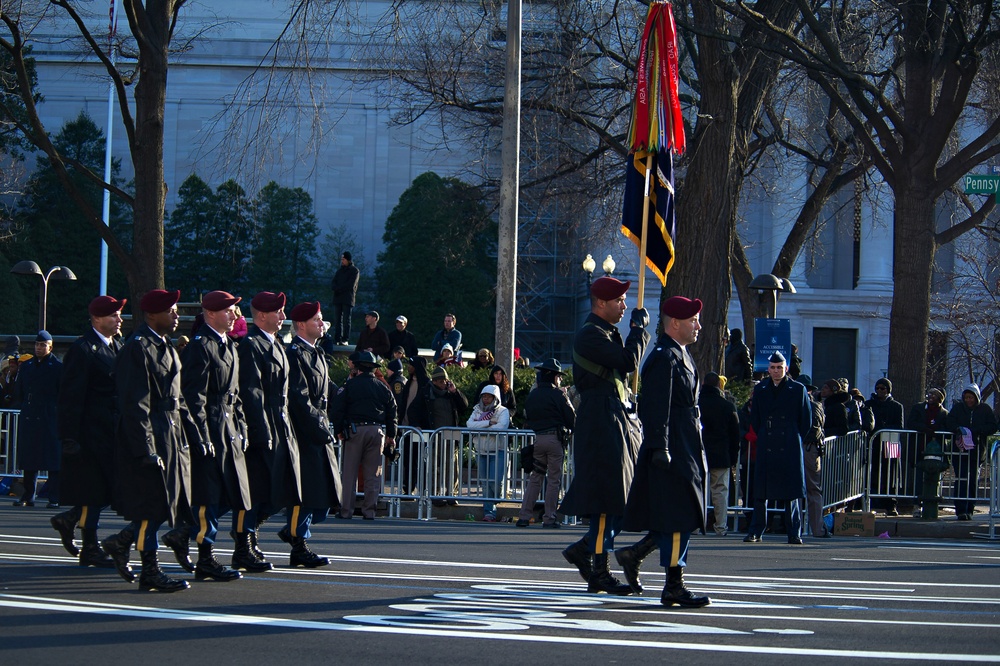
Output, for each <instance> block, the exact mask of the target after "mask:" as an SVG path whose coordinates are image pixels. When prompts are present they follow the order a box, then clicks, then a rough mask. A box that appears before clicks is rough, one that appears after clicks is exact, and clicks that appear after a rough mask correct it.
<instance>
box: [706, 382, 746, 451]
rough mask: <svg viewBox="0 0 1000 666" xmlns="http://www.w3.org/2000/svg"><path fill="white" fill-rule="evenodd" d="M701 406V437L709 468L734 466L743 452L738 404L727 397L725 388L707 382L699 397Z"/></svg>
mask: <svg viewBox="0 0 1000 666" xmlns="http://www.w3.org/2000/svg"><path fill="white" fill-rule="evenodd" d="M698 407H700V408H701V427H702V431H701V440H702V442H703V443H704V444H705V457H706V458H707V459H708V468H709V469H724V468H728V467H732V466H733V465H735V464H736V461H737V459H738V457H739V453H740V418H739V416H738V415H737V413H736V405H734V404H733V403H731V402H729V400H727V399H726V396H725V394H724V393H723V392H722V389H720V388H718V387H715V386H705V387H703V388H702V389H701V395H700V396H699V398H698Z"/></svg>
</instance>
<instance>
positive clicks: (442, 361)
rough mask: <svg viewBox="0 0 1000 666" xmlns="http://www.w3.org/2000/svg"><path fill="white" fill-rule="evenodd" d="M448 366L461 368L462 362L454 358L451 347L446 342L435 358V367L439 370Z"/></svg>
mask: <svg viewBox="0 0 1000 666" xmlns="http://www.w3.org/2000/svg"><path fill="white" fill-rule="evenodd" d="M450 365H457V366H459V367H461V366H462V362H461V361H460V360H459V359H458V358H457V357H456V356H455V352H454V350H453V349H452V348H451V345H450V344H448V343H447V342H446V343H445V344H444V346H443V347H441V352H440V353H439V354H438V357H437V366H438V367H439V368H447V367H448V366H450Z"/></svg>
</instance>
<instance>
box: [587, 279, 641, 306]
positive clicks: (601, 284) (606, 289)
mask: <svg viewBox="0 0 1000 666" xmlns="http://www.w3.org/2000/svg"><path fill="white" fill-rule="evenodd" d="M631 286H632V282H631V281H626V282H622V281H621V280H617V279H615V278H613V277H610V276H607V275H606V276H604V277H600V278H597V279H596V280H594V282H593V284H591V285H590V294H591V295H592V296H594V297H595V298H599V299H601V300H602V301H613V300H615V299H616V298H618V297H619V296H621V295H622V294H624V293H625V292H627V291H628V288H629V287H631Z"/></svg>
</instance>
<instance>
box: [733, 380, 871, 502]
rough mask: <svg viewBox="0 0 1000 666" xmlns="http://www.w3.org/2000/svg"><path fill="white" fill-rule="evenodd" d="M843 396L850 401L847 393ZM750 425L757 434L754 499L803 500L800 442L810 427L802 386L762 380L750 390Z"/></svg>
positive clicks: (793, 382)
mask: <svg viewBox="0 0 1000 666" xmlns="http://www.w3.org/2000/svg"><path fill="white" fill-rule="evenodd" d="M836 395H840V394H836ZM843 395H845V396H847V399H848V400H851V397H850V396H849V395H848V394H846V393H844V394H843ZM827 419H829V412H828V413H827ZM827 423H829V420H828V421H827ZM750 425H752V426H753V429H754V432H755V433H757V458H756V461H755V463H754V473H753V483H754V494H755V495H756V498H757V500H758V501H760V500H761V499H764V498H767V499H774V500H792V499H798V498H800V497H805V495H806V478H805V470H804V467H803V458H802V442H803V440H804V439H805V437H806V436H807V435H808V434H809V430H810V428H811V427H812V408H811V407H810V406H809V397H808V396H807V395H806V387H805V386H803V385H802V384H799V383H798V382H797V381H795V380H793V379H790V378H788V377H786V378H785V379H783V380H782V382H781V383H780V384H779V385H777V386H775V385H774V382H772V381H771V380H770V379H765V380H764V381H762V382H761V383H760V384H758V385H757V386H756V387H754V390H753V401H752V402H751V405H750ZM827 434H829V433H827Z"/></svg>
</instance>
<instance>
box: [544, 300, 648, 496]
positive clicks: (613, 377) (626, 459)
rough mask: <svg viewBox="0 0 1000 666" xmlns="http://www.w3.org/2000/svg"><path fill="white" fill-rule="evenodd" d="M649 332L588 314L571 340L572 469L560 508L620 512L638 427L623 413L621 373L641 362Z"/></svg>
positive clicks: (638, 439)
mask: <svg viewBox="0 0 1000 666" xmlns="http://www.w3.org/2000/svg"><path fill="white" fill-rule="evenodd" d="M647 342H649V334H648V333H646V331H644V330H643V329H641V328H633V329H632V330H631V331H630V332H629V334H628V338H627V339H626V340H625V342H624V343H622V337H621V334H620V333H619V332H618V328H617V327H616V326H614V325H612V324H609V323H608V322H606V321H604V320H603V319H601V318H600V317H598V316H597V315H595V314H590V315H589V316H588V317H587V321H586V322H585V323H584V325H583V328H581V329H580V330H579V331H578V332H577V334H576V338H575V340H574V341H573V381H574V384H575V385H576V387H577V389H579V391H580V405H579V407H578V408H577V410H576V434H575V436H574V438H573V450H574V452H573V461H574V465H575V474H574V476H573V482H572V484H571V485H570V487H569V490H567V491H566V496H565V497H564V498H563V503H562V506H561V508H560V510H561V511H562V512H563V513H564V514H566V515H571V516H585V515H591V514H600V513H606V514H610V515H616V516H617V515H621V514H622V513H623V512H624V510H625V499H626V497H627V495H628V490H629V486H631V485H632V475H633V471H634V470H633V468H634V465H635V459H636V456H637V455H638V453H639V445H640V444H641V443H642V441H641V440H642V433H641V427H640V425H639V420H638V418H637V417H636V416H635V415H634V414H630V413H626V409H625V404H624V400H625V399H626V391H627V389H626V387H625V381H626V378H625V375H626V374H627V373H629V372H632V371H634V370H635V369H636V368H638V366H639V359H640V358H642V354H643V351H644V350H645V348H646V343H647Z"/></svg>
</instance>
